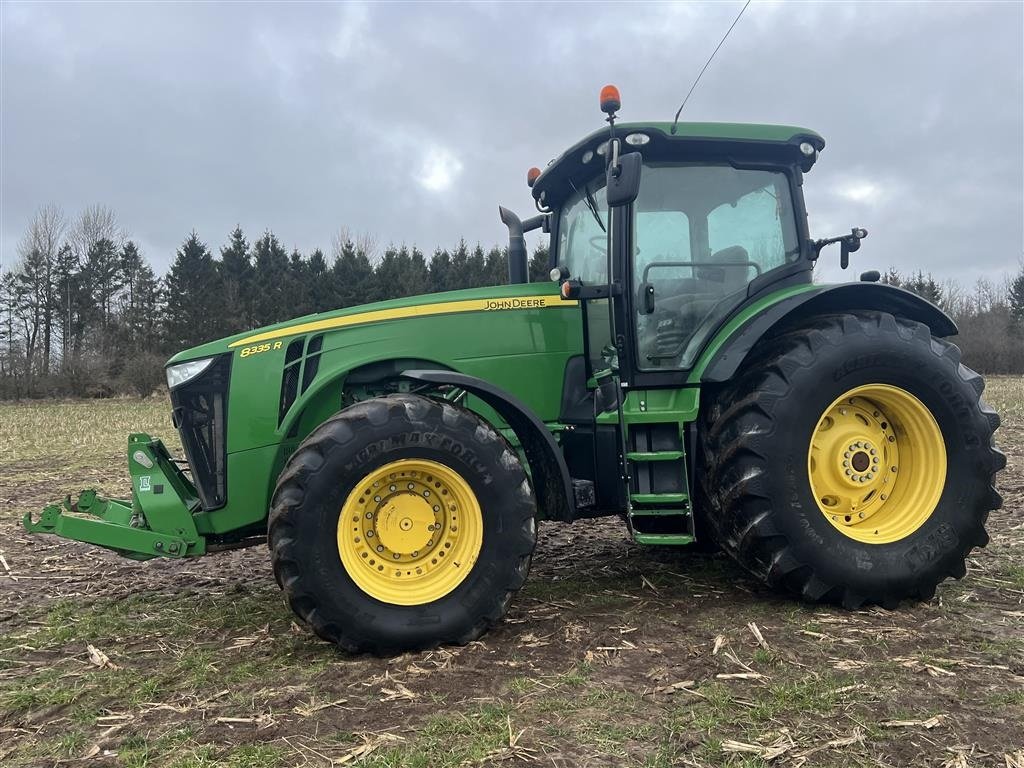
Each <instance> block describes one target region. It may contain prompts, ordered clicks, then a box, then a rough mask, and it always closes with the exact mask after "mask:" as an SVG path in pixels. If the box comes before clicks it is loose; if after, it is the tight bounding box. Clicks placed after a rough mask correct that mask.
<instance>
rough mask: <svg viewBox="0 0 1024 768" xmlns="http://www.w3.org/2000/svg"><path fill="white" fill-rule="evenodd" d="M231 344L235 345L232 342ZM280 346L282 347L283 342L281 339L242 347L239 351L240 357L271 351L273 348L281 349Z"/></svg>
mask: <svg viewBox="0 0 1024 768" xmlns="http://www.w3.org/2000/svg"><path fill="white" fill-rule="evenodd" d="M231 346H234V344H232V345H231ZM280 348H281V342H280V341H275V342H274V343H273V344H257V345H256V346H253V347H245V348H244V349H242V350H241V351H240V352H239V353H238V356H239V357H252V356H253V355H259V354H262V353H263V352H269V351H270V350H272V349H280Z"/></svg>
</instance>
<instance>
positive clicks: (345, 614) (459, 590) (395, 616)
mask: <svg viewBox="0 0 1024 768" xmlns="http://www.w3.org/2000/svg"><path fill="white" fill-rule="evenodd" d="M406 458H418V459H427V460H431V461H434V462H438V463H441V464H444V465H445V466H447V467H450V468H451V469H452V470H454V471H456V472H458V473H459V474H460V475H461V476H462V477H463V478H464V479H465V480H466V481H467V482H468V484H469V485H470V486H471V488H472V490H473V492H474V493H475V494H476V496H477V499H478V500H479V504H480V508H481V512H482V516H483V526H484V527H483V542H482V545H481V550H480V553H479V556H478V558H477V561H476V563H475V564H474V566H473V568H472V570H471V571H470V573H469V575H468V576H466V577H465V579H464V580H463V581H462V582H461V583H460V584H459V585H458V586H457V587H456V588H455V589H454V590H452V591H451V592H450V593H448V594H446V595H444V596H443V597H441V598H439V599H437V600H434V601H433V602H429V603H425V604H421V605H395V604H390V603H386V602H382V601H380V600H377V599H375V598H373V597H371V596H370V595H369V594H367V593H366V592H364V591H363V590H362V589H360V588H359V587H358V586H357V585H356V584H355V582H354V581H353V580H352V578H351V577H350V576H349V574H348V572H347V571H346V569H345V567H344V565H343V563H342V561H341V558H340V556H339V548H338V540H337V529H338V517H339V515H340V511H341V508H342V506H343V504H344V503H345V500H346V498H348V495H349V493H350V492H351V491H352V489H353V488H354V487H355V485H356V484H357V483H358V482H360V481H361V480H362V478H363V477H365V476H366V475H367V474H368V473H370V472H372V471H373V470H375V469H376V468H378V467H381V466H383V465H385V464H388V463H390V462H393V461H396V460H399V459H406ZM535 513H536V505H535V501H534V497H533V493H532V492H531V490H530V486H529V483H528V481H527V477H526V473H525V472H524V471H523V468H522V466H521V464H520V462H519V459H518V458H517V456H516V454H515V451H514V450H513V449H512V447H511V446H510V445H509V443H508V442H507V441H506V440H505V439H504V438H503V437H502V436H501V435H499V434H498V433H497V432H496V431H495V430H494V429H493V428H492V427H491V426H490V425H489V424H488V423H487V422H485V421H484V420H483V419H481V418H480V417H478V416H477V415H475V414H474V413H472V412H470V411H468V410H466V409H464V408H461V407H459V406H457V405H454V404H451V403H448V402H444V401H439V400H434V399H431V398H427V397H421V396H418V395H407V394H399V395H391V396H388V397H381V398H375V399H373V400H367V401H364V402H362V403H358V404H356V405H354V406H351V407H350V408H347V409H345V410H343V411H341V412H340V413H338V414H336V415H335V416H333V417H331V418H330V419H328V420H327V421H325V422H324V423H323V424H321V425H320V426H319V427H317V428H316V429H315V430H314V431H313V432H312V433H311V434H310V435H309V436H308V437H307V438H306V439H305V440H304V441H303V442H302V444H301V445H300V446H299V447H298V449H297V450H296V451H295V453H294V454H293V455H292V456H291V458H290V459H289V460H288V462H287V464H286V465H285V468H284V470H283V471H282V473H281V476H280V478H279V480H278V484H277V489H276V491H275V492H274V496H273V501H272V506H271V511H270V517H269V522H268V526H269V531H268V542H269V546H270V550H271V560H272V563H273V568H274V575H275V577H276V579H277V581H278V584H280V585H281V588H282V589H283V591H284V594H285V598H286V600H287V602H288V604H289V606H291V608H292V610H293V611H294V612H295V613H296V614H297V615H298V616H299V617H300V618H301V619H302V620H303V621H304V622H305V623H307V624H308V625H309V626H310V627H311V628H312V629H313V631H314V632H316V634H317V635H319V636H320V637H322V638H323V639H325V640H328V641H330V642H332V643H336V644H337V645H339V646H341V647H342V648H344V649H345V650H347V651H351V652H370V653H375V654H389V653H394V652H398V651H404V650H412V649H423V648H431V647H434V646H437V645H440V644H443V643H457V644H465V643H467V642H469V641H471V640H473V639H475V638H477V637H479V636H480V635H481V634H482V633H483V632H484V631H486V630H487V629H488V628H489V627H490V626H491V625H493V624H494V623H495V622H497V621H499V620H500V619H501V618H502V616H504V614H505V613H506V611H507V610H508V606H509V603H510V602H511V600H512V596H513V595H514V594H515V592H516V591H517V590H518V589H519V588H520V587H522V585H523V582H524V581H525V579H526V576H527V573H528V571H529V567H530V558H531V555H532V553H533V549H534V545H535V544H536V529H535V523H534V518H535Z"/></svg>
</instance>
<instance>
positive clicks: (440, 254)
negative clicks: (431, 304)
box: [429, 248, 455, 293]
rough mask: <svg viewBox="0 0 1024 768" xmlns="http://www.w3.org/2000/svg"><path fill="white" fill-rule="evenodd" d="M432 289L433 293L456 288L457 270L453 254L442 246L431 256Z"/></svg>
mask: <svg viewBox="0 0 1024 768" xmlns="http://www.w3.org/2000/svg"><path fill="white" fill-rule="evenodd" d="M429 271H430V290H431V292H432V293H440V292H441V291H451V290H454V289H455V272H454V270H453V268H452V257H451V254H450V253H448V251H446V250H441V249H440V248H438V249H436V250H435V251H434V255H433V256H431V257H430V267H429Z"/></svg>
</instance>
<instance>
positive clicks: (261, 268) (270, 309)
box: [253, 230, 293, 326]
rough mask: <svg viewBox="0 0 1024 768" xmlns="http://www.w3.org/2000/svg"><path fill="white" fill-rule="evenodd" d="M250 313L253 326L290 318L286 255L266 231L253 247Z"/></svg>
mask: <svg viewBox="0 0 1024 768" xmlns="http://www.w3.org/2000/svg"><path fill="white" fill-rule="evenodd" d="M253 253H254V254H255V259H254V276H253V289H254V293H253V310H254V315H255V320H256V325H258V326H259V325H270V324H272V323H279V322H281V321H282V320H288V319H289V318H291V317H292V316H293V315H292V312H291V307H289V306H288V304H289V297H288V287H289V262H288V254H287V253H286V252H285V250H284V248H282V247H281V244H280V243H279V242H278V241H277V237H276V236H275V235H274V233H273V232H270V231H269V230H268V231H267V232H265V233H264V235H263V237H261V238H260V239H259V240H257V241H256V243H255V245H254V246H253Z"/></svg>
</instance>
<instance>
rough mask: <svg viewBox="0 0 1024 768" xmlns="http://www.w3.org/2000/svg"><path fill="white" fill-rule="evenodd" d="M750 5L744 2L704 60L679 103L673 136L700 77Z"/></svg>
mask: <svg viewBox="0 0 1024 768" xmlns="http://www.w3.org/2000/svg"><path fill="white" fill-rule="evenodd" d="M748 5H750V0H747V2H746V3H744V5H743V7H742V8H741V9H740V12H739V13H737V14H736V18H735V19H733V22H732V24H731V25H730V26H729V29H727V30H726V31H725V35H724V36H723V37H722V39H721V40H719V41H718V45H716V46H715V50H713V51H712V52H711V55H710V56H708V60H707V61H705V62H704V68H703V69H701V71H700V74H699V75H697V79H696V80H694V81H693V85H691V86H690V90H689V91H688V92H687V94H686V98H685V99H683V103H682V104H680V105H679V111H677V112H676V117H675V119H674V120H673V121H672V129H671V131H670V133H671V134H672V135H673V136H675V135H676V126H677V125H678V124H679V115H681V114H682V113H683V107H685V106H686V102H688V101H689V100H690V96H691V95H692V94H693V89H694V88H696V87H697V83H699V82H700V79H701V78H702V77H703V76H704V73H705V72H706V71H707V68H708V66H710V64H711V60H712V59H714V58H715V54H716V53H718V49H719V48H721V47H722V44H723V43H724V42H725V41H726V39H727V38H728V37H729V33H730V32H732V29H733V27H735V26H736V24H737V22H738V21H739V20H740V17H741V16H742V15H743V12H744V11H745V10H747V6H748Z"/></svg>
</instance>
